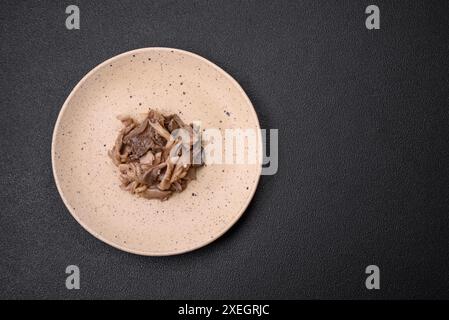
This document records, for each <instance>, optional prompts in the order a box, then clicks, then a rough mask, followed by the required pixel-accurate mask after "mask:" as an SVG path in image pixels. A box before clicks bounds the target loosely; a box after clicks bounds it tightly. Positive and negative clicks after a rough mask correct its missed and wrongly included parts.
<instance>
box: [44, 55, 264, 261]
mask: <svg viewBox="0 0 449 320" xmlns="http://www.w3.org/2000/svg"><path fill="white" fill-rule="evenodd" d="M148 108H154V109H157V110H159V111H161V112H162V113H163V114H172V113H177V114H179V116H180V117H181V119H183V120H184V121H185V122H186V123H190V122H192V121H197V120H198V121H201V124H202V128H203V129H208V128H217V129H218V130H220V131H219V132H224V130H225V129H235V128H243V129H247V128H251V129H254V130H259V122H258V119H257V115H256V113H255V111H254V108H253V106H252V104H251V102H250V100H249V99H248V97H247V96H246V94H245V93H244V91H243V90H242V88H241V87H240V86H239V85H238V83H237V82H236V81H235V80H234V79H233V78H232V77H231V76H229V75H228V74H227V73H226V72H224V71H223V70H222V69H220V68H219V67H217V66H216V65H215V64H213V63H211V62H210V61H208V60H206V59H204V58H202V57H200V56H198V55H196V54H193V53H190V52H187V51H183V50H178V49H170V48H144V49H138V50H134V51H130V52H126V53H123V54H120V55H118V56H116V57H113V58H111V59H109V60H107V61H105V62H103V63H102V64H100V65H99V66H97V67H95V68H94V69H93V70H92V71H90V72H89V73H88V74H87V75H86V76H85V77H84V78H83V79H82V80H81V81H80V82H79V83H78V84H77V85H76V87H75V88H74V89H73V91H72V92H71V93H70V95H69V97H68V98H67V100H66V101H65V103H64V105H63V106H62V109H61V111H60V114H59V116H58V120H57V122H56V126H55V129H54V133H53V141H52V164H53V174H54V177H55V181H56V185H57V187H58V191H59V193H60V195H61V197H62V199H63V201H64V203H65V205H66V206H67V208H68V210H69V211H70V213H71V214H72V215H73V217H74V218H75V219H76V220H77V221H78V222H79V223H80V224H81V225H82V226H83V227H84V228H85V229H86V230H87V231H88V232H90V233H91V234H92V235H94V236H95V237H97V238H98V239H100V240H102V241H104V242H106V243H108V244H109V245H111V246H114V247H116V248H119V249H121V250H125V251H128V252H131V253H136V254H141V255H172V254H179V253H183V252H187V251H190V250H194V249H197V248H199V247H202V246H204V245H206V244H208V243H210V242H212V241H213V240H215V239H217V238H218V237H219V236H221V235H222V234H223V233H224V232H225V231H226V230H228V229H229V228H230V227H231V226H232V225H233V224H234V223H235V222H236V221H237V220H238V219H239V218H240V216H241V215H242V214H243V212H244V211H245V209H246V207H247V206H248V204H249V202H250V200H251V198H252V197H253V195H254V192H255V190H256V187H257V183H258V181H259V177H260V174H261V165H260V163H258V164H247V163H246V164H245V163H244V164H209V165H207V166H205V167H203V168H201V169H200V170H198V175H197V180H195V181H192V182H191V183H189V185H188V187H187V189H186V190H185V191H183V192H182V193H176V194H175V195H173V196H172V197H171V198H170V199H169V200H168V201H163V202H160V201H158V200H147V199H144V198H139V197H136V196H135V195H132V194H130V193H128V192H126V191H123V190H122V189H120V187H119V185H120V182H119V179H118V171H117V168H116V167H115V166H114V165H113V163H112V161H111V160H110V158H109V157H108V150H110V149H111V148H112V146H113V145H114V141H115V138H116V137H117V134H118V131H119V130H120V128H121V123H120V121H118V120H117V119H116V117H117V115H121V114H129V115H131V116H138V115H139V114H142V113H144V112H146V111H147V110H148ZM257 132H258V134H257V152H258V154H260V153H261V152H260V150H261V139H260V132H259V131H257Z"/></svg>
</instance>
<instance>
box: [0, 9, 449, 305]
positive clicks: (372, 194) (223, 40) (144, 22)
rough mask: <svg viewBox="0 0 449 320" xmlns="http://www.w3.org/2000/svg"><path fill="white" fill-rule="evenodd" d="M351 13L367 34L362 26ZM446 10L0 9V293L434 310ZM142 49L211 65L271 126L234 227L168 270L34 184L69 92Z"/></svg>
mask: <svg viewBox="0 0 449 320" xmlns="http://www.w3.org/2000/svg"><path fill="white" fill-rule="evenodd" d="M65 2H66V3H65ZM69 4H77V5H79V7H80V9H81V30H79V31H68V30H66V28H65V25H64V23H65V18H66V14H65V7H66V6H67V5H69ZM369 4H377V5H378V6H379V7H380V10H381V30H376V31H368V30H367V29H366V28H365V17H366V15H365V13H364V11H365V8H366V6H367V5H369ZM448 14H449V2H447V1H440V2H437V1H378V0H376V1H371V0H370V1H316V0H311V1H234V0H229V1H205V0H204V1H73V2H72V1H17V0H8V1H4V0H2V1H1V4H0V21H1V33H0V46H1V57H0V71H1V73H0V102H1V110H0V112H1V113H0V114H1V125H0V143H1V157H0V159H1V178H0V182H1V194H0V195H1V202H0V205H1V209H0V228H1V229H0V298H155V299H156V298H192V299H196V298H223V299H227V298H234V299H239V298H276V299H279V298H363V299H371V298H449V276H448V273H449V269H448V266H449V229H448V227H449V217H448V214H449V109H448V106H449V62H448V54H449V41H448V35H449V19H448ZM151 46H167V47H176V48H181V49H185V50H190V51H193V52H195V53H198V54H200V55H202V56H204V57H206V58H208V59H210V60H211V61H213V62H215V63H217V64H218V65H219V66H221V67H223V68H224V69H225V70H226V71H228V72H229V73H230V74H231V75H233V76H234V77H235V78H236V79H237V81H239V82H240V84H241V85H242V87H243V88H244V89H245V90H246V92H247V93H248V95H249V97H250V98H251V100H252V101H253V103H254V105H255V108H256V110H257V113H258V115H259V118H260V121H261V124H262V126H263V127H265V128H279V130H280V150H279V171H278V173H277V174H276V175H275V176H265V177H262V179H261V181H260V185H259V188H258V191H257V193H256V195H255V198H254V200H253V201H252V204H251V205H250V207H249V209H248V210H247V211H246V213H245V215H244V216H243V218H242V219H241V220H240V221H239V222H238V223H237V224H236V225H235V226H234V227H233V228H232V230H231V231H230V232H228V233H227V234H226V235H225V236H223V237H222V238H221V239H219V240H218V241H216V242H214V243H213V244H211V245H209V246H207V247H205V248H202V249H200V250H197V251H195V252H192V253H189V254H185V255H181V256H174V257H159V258H151V257H150V258H148V257H140V256H135V255H131V254H127V253H124V252H121V251H118V250H116V249H113V248H112V247H109V246H107V245H106V244H104V243H102V242H100V241H98V240H96V239H95V238H93V237H92V236H91V235H89V234H88V233H87V232H86V231H84V229H83V228H82V227H81V226H79V225H78V224H77V223H76V221H75V220H74V219H73V218H72V217H71V216H70V214H69V213H68V211H67V210H66V208H65V207H64V205H63V202H62V200H61V199H60V197H59V194H58V192H57V190H56V187H55V184H54V181H53V176H52V172H51V160H50V144H51V135H52V131H53V127H54V124H55V121H56V117H57V115H58V112H59V110H60V108H61V106H62V104H63V102H64V100H65V99H66V97H67V96H68V94H69V93H70V91H71V90H72V88H73V87H74V86H75V85H76V83H77V82H78V81H79V80H80V79H81V78H82V77H83V76H84V75H85V74H86V73H87V72H88V71H89V70H91V69H92V68H93V67H94V66H96V65H97V64H99V63H101V62H102V61H103V60H105V59H108V58H110V57H112V56H114V55H117V54H119V53H122V52H125V51H128V50H131V49H135V48H141V47H151ZM69 264H75V265H78V266H79V267H80V269H81V286H82V288H81V290H79V291H68V290H67V289H66V288H65V277H66V274H65V273H64V271H65V267H66V266H67V265H69ZM369 264H377V265H379V266H380V268H381V290H379V291H368V290H366V289H365V286H364V280H365V277H366V275H365V274H364V269H365V267H366V266H367V265H369Z"/></svg>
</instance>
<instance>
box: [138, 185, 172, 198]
mask: <svg viewBox="0 0 449 320" xmlns="http://www.w3.org/2000/svg"><path fill="white" fill-rule="evenodd" d="M171 194H172V192H171V191H169V190H165V191H163V190H159V189H158V188H148V189H146V190H145V191H143V192H141V193H140V194H139V195H140V196H142V197H144V198H146V199H159V200H161V201H164V200H167V199H168V198H169V197H170V195H171Z"/></svg>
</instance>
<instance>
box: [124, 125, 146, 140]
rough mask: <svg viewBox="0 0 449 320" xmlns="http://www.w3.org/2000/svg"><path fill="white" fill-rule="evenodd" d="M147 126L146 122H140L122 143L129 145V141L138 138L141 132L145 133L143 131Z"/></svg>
mask: <svg viewBox="0 0 449 320" xmlns="http://www.w3.org/2000/svg"><path fill="white" fill-rule="evenodd" d="M147 126H148V121H144V122H142V123H141V124H140V125H138V126H137V127H135V128H134V129H133V130H131V131H130V132H129V133H128V134H127V135H126V136H125V137H124V138H123V141H124V142H125V143H129V141H130V140H131V139H132V138H134V137H136V136H138V135H139V134H141V133H142V132H144V131H145V129H146V128H147Z"/></svg>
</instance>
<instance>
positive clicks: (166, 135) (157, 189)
mask: <svg viewBox="0 0 449 320" xmlns="http://www.w3.org/2000/svg"><path fill="white" fill-rule="evenodd" d="M117 118H118V119H119V120H120V121H121V122H122V124H123V128H122V129H121V130H120V132H119V134H118V136H117V139H116V141H115V145H114V146H113V148H112V150H110V151H109V156H110V157H111V159H112V161H113V162H114V164H115V165H116V166H117V167H118V169H119V179H120V182H121V188H122V189H124V190H126V191H129V192H130V193H132V194H135V195H137V196H140V197H144V198H147V199H159V200H162V201H164V200H167V199H169V197H170V196H171V195H172V194H173V193H174V192H182V191H183V190H185V189H186V188H187V185H188V183H189V182H190V181H191V180H195V179H196V170H197V168H199V167H201V166H202V165H203V156H202V154H203V153H202V146H201V135H200V130H199V128H198V127H196V126H194V125H193V124H189V125H188V124H185V123H184V122H183V121H182V120H181V118H180V117H179V116H178V115H177V114H171V115H162V113H160V112H158V111H156V110H152V109H150V110H149V112H148V114H146V115H145V117H144V119H142V121H139V120H137V119H134V118H132V117H130V116H128V115H126V116H124V115H120V116H118V117H117Z"/></svg>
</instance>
